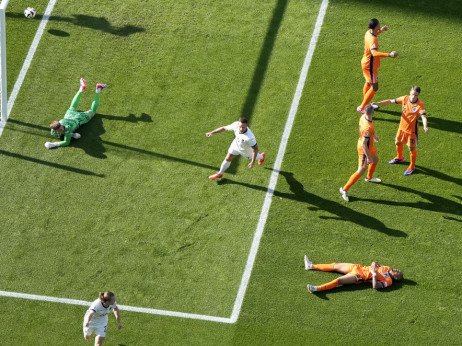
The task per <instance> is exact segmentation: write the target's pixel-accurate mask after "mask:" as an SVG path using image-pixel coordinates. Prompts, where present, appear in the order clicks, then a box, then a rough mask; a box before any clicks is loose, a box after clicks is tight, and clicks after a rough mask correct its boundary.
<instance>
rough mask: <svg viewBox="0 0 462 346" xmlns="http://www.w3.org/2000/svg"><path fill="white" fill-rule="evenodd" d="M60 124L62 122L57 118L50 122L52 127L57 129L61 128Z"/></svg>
mask: <svg viewBox="0 0 462 346" xmlns="http://www.w3.org/2000/svg"><path fill="white" fill-rule="evenodd" d="M60 126H61V124H60V123H59V121H56V120H55V121H53V122H52V123H51V124H50V128H51V129H52V130H55V131H56V130H57V129H59V127H60Z"/></svg>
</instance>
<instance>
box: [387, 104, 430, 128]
mask: <svg viewBox="0 0 462 346" xmlns="http://www.w3.org/2000/svg"><path fill="white" fill-rule="evenodd" d="M394 102H395V103H399V104H401V105H403V107H402V109H403V110H402V113H401V121H400V123H399V128H398V131H400V130H401V131H403V132H406V133H410V134H418V133H419V115H420V116H425V115H426V113H425V106H424V104H423V102H422V101H421V100H420V99H417V101H416V102H414V103H412V102H410V101H409V95H406V96H401V97H399V98H397V99H395V100H394Z"/></svg>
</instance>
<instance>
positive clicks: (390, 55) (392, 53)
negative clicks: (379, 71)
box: [388, 51, 399, 58]
mask: <svg viewBox="0 0 462 346" xmlns="http://www.w3.org/2000/svg"><path fill="white" fill-rule="evenodd" d="M398 55H399V53H398V52H396V51H392V52H390V53H388V57H389V58H396V57H397V56H398Z"/></svg>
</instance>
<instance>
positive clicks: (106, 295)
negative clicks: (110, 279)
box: [99, 291, 114, 303]
mask: <svg viewBox="0 0 462 346" xmlns="http://www.w3.org/2000/svg"><path fill="white" fill-rule="evenodd" d="M112 298H114V293H112V292H111V291H106V292H99V300H101V301H102V302H103V303H107V302H110V301H111V300H112Z"/></svg>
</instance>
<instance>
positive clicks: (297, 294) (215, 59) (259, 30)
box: [0, 0, 462, 345]
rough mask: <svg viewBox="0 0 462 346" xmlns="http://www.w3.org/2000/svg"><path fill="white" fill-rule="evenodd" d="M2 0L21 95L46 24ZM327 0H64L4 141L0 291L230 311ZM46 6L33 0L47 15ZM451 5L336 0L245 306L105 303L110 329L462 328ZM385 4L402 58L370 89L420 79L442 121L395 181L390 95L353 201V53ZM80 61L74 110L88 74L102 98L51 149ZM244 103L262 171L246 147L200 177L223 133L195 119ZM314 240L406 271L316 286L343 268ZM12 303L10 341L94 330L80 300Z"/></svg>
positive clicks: (412, 331) (111, 335) (441, 339)
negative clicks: (312, 266) (373, 284)
mask: <svg viewBox="0 0 462 346" xmlns="http://www.w3.org/2000/svg"><path fill="white" fill-rule="evenodd" d="M12 4H14V2H12V3H11V4H10V6H9V7H8V11H9V12H8V13H7V28H8V30H9V31H8V35H9V36H8V69H9V74H8V85H9V90H11V89H12V85H13V84H14V82H15V80H16V76H17V74H18V73H19V70H20V68H21V66H22V62H23V61H24V58H25V55H26V54H27V49H28V45H29V44H30V42H31V41H32V39H33V35H34V32H35V30H36V28H37V27H38V20H26V19H23V18H22V17H21V13H22V10H23V9H21V8H19V6H21V5H18V4H15V5H14V6H13V5H12ZM319 5H320V1H290V2H289V1H285V0H279V1H262V2H258V3H256V2H251V1H243V0H239V1H234V2H225V1H215V2H213V3H210V2H207V1H195V2H189V1H176V2H167V1H136V2H135V1H126V2H121V1H108V0H106V1H100V2H98V4H97V5H96V4H94V3H93V2H90V1H83V2H79V3H78V4H77V3H75V4H69V3H67V2H64V1H58V2H57V4H56V7H55V9H54V11H53V14H52V16H51V18H50V22H49V23H48V25H47V29H46V30H45V34H44V36H43V37H42V41H41V42H40V45H39V48H38V50H37V52H36V55H35V57H34V60H33V62H32V66H31V69H30V70H29V72H28V75H27V77H26V79H25V82H24V84H23V86H22V89H21V92H20V93H19V95H18V98H17V100H16V103H15V105H14V108H13V110H12V113H11V115H10V120H9V122H8V124H7V127H6V128H5V130H4V132H3V134H2V136H1V138H0V154H1V156H2V157H1V160H0V171H1V172H3V174H2V184H0V195H1V196H2V198H1V199H0V210H1V211H2V212H1V215H2V216H1V220H2V231H1V232H2V242H1V243H0V263H2V266H1V267H0V268H1V269H0V290H4V291H13V292H24V293H31V294H39V295H49V296H56V297H65V298H74V299H82V300H88V301H90V300H93V299H95V298H96V296H97V292H99V291H101V290H106V289H110V290H113V291H114V292H115V293H116V295H117V300H118V303H119V304H123V305H133V306H141V307H150V308H155V309H165V310H173V311H181V312H188V313H197V314H206V315H213V316H220V317H229V316H230V315H231V311H232V308H233V304H234V300H235V297H236V294H237V290H238V287H239V284H240V280H241V276H242V273H243V270H244V267H245V263H246V260H247V256H248V252H249V249H250V244H251V241H252V238H253V233H254V231H255V227H256V225H257V221H258V217H259V214H260V209H261V206H262V203H263V199H264V196H265V192H266V187H267V185H268V183H269V177H270V173H271V170H270V169H271V167H272V165H273V164H274V160H275V158H276V155H277V150H278V146H279V142H280V138H281V135H282V131H283V127H284V123H285V121H286V118H287V114H288V111H289V108H290V104H291V101H292V97H293V93H294V91H295V88H296V84H297V81H298V77H299V73H300V69H301V66H302V63H303V59H304V55H305V53H306V49H307V47H308V44H309V41H310V39H311V33H312V31H313V27H314V23H315V20H316V16H317V12H318V10H319ZM45 6H46V2H45V1H41V2H40V6H39V4H37V5H35V4H34V7H36V9H37V10H38V12H39V14H38V17H39V15H40V13H43V11H44V8H45ZM140 8H142V9H143V10H142V11H140ZM460 10H461V4H460V2H458V1H449V2H445V4H433V3H432V2H430V1H424V2H423V3H422V6H419V7H418V8H414V6H413V5H412V3H411V2H409V3H402V2H398V1H388V2H387V3H386V4H382V3H380V2H370V1H359V0H358V1H330V3H329V8H328V10H327V15H326V18H325V21H324V25H323V28H322V31H321V35H320V38H319V41H318V46H317V47H316V51H315V54H314V57H313V61H312V64H311V67H310V70H309V75H308V80H307V83H306V85H305V90H304V94H303V96H302V99H301V103H300V107H299V110H298V113H297V116H296V119H295V124H294V128H293V130H292V134H291V137H290V140H289V145H288V148H287V151H286V155H285V157H284V162H283V166H282V168H281V170H282V171H281V173H280V176H279V180H278V185H277V187H276V191H275V195H274V197H273V202H272V206H271V210H270V215H269V219H268V222H267V224H266V227H265V231H264V235H263V239H262V243H261V245H260V249H259V253H258V256H257V260H256V264H255V267H254V270H253V272H252V277H251V280H250V284H249V287H248V290H247V293H246V296H245V300H244V304H243V308H242V311H241V315H240V317H239V320H238V322H237V323H236V324H231V325H228V324H220V323H213V322H206V321H196V320H189V319H181V318H173V317H164V316H156V315H147V314H140V313H130V312H125V311H122V321H123V323H124V325H125V328H124V329H122V330H121V331H116V330H115V329H116V327H115V326H116V325H115V322H114V319H113V317H112V316H111V317H110V323H109V327H108V328H109V332H108V337H107V340H106V341H107V343H108V344H126V345H129V344H136V345H140V344H141V345H148V344H153V343H158V344H169V345H171V344H262V345H263V344H281V345H282V344H320V343H323V344H326V343H327V344H352V343H358V342H359V343H361V344H370V343H383V342H388V343H392V344H456V343H458V342H460V339H461V333H462V332H461V328H460V326H459V324H458V323H454V321H455V320H456V319H457V316H458V315H460V307H459V305H460V304H459V303H458V301H459V300H460V293H461V290H460V287H459V286H458V285H457V282H458V269H459V268H460V266H461V264H462V263H461V260H460V256H459V255H458V254H459V253H461V248H460V243H461V242H460V240H461V238H460V232H459V229H460V222H461V221H462V217H461V210H462V209H461V203H460V199H461V188H460V186H461V171H460V153H461V152H460V145H458V141H460V133H461V131H460V121H459V117H458V111H459V109H458V106H457V102H454V100H457V97H458V96H457V94H456V90H457V86H456V83H457V78H454V76H458V75H461V73H462V68H461V66H460V63H459V60H460V58H459V51H458V48H457V47H460V43H461V42H460V41H461V39H460V37H462V36H461V35H460V34H461V25H460V18H459V17H458V16H457V15H456V13H460ZM410 13H412V17H411V19H409V16H410ZM375 16H376V17H378V18H379V19H380V21H381V22H382V24H386V25H389V26H390V31H389V32H385V33H383V34H382V35H381V36H380V38H379V43H380V48H381V50H382V51H391V50H396V51H398V52H400V53H401V55H400V57H399V58H398V59H383V60H382V67H381V69H380V71H379V72H380V80H381V82H380V89H379V91H378V93H377V94H376V96H375V100H381V99H386V98H392V97H397V96H401V95H405V94H407V93H408V92H409V89H410V87H411V86H412V85H414V84H418V85H420V86H421V88H422V93H421V98H422V100H423V101H424V102H425V105H426V109H427V112H428V113H429V114H430V116H429V119H428V120H429V128H430V131H429V133H428V134H426V135H425V134H423V133H422V134H421V136H420V137H419V156H418V159H417V171H416V174H415V175H413V176H411V177H404V176H403V171H404V170H405V167H406V166H405V165H399V166H391V165H388V164H386V162H387V161H388V160H389V159H391V158H392V157H393V156H394V145H393V138H394V135H395V133H396V130H397V127H398V121H399V106H396V105H390V106H385V107H383V108H382V109H381V110H379V111H378V112H377V113H376V119H375V124H376V131H377V135H378V136H379V137H380V138H381V141H380V142H379V143H378V144H377V148H378V152H379V157H380V159H381V162H380V163H379V165H378V168H377V171H376V172H377V173H376V175H377V176H378V177H380V178H381V179H383V181H384V184H382V185H374V184H366V183H365V182H364V181H362V180H361V181H358V183H357V184H356V185H355V186H354V187H353V188H352V189H351V192H350V201H351V202H350V203H348V204H346V203H344V201H343V200H342V199H341V197H340V194H339V193H338V188H339V187H340V186H341V185H342V184H344V183H345V182H346V180H347V179H348V177H349V176H350V175H351V174H352V173H353V172H354V170H356V164H357V163H356V162H357V154H356V140H357V138H356V136H357V123H358V116H357V113H356V112H355V108H356V106H357V105H358V104H359V103H360V101H361V98H362V94H361V90H362V84H363V77H362V73H361V70H360V67H359V61H360V58H361V55H362V40H363V35H364V32H365V30H366V27H367V22H368V20H369V19H370V18H372V17H375ZM38 19H39V18H38ZM10 28H11V29H10ZM441 37H444V40H443V39H441ZM19 40H21V41H19ZM15 42H21V44H20V45H17V44H14V43H15ZM52 67H53V68H52ZM10 72H11V73H10ZM80 77H84V78H86V79H87V82H88V84H89V88H88V89H87V91H86V92H85V94H84V96H83V97H82V101H81V106H82V109H83V110H85V109H87V108H88V107H89V105H90V102H91V99H92V97H93V86H94V84H95V83H96V82H105V83H108V84H109V88H108V89H106V90H104V91H103V94H102V95H101V104H100V108H99V109H98V114H97V115H96V116H95V118H94V119H93V120H92V121H91V122H90V123H89V124H87V125H85V126H84V127H82V128H81V129H80V130H79V132H80V133H81V134H82V138H81V139H80V140H78V141H75V140H73V141H72V144H71V146H70V147H68V148H60V149H58V150H46V149H45V148H44V146H43V144H44V142H45V141H48V140H52V138H51V137H50V135H49V132H48V130H47V128H48V124H49V123H50V122H51V121H52V120H55V119H60V118H61V117H62V116H63V114H64V113H65V111H66V109H67V107H68V104H69V103H70V101H71V99H72V97H73V95H74V93H75V92H76V91H77V88H78V79H79V78H80ZM241 115H245V116H247V117H249V118H250V127H251V128H252V130H253V132H254V133H255V134H256V137H257V139H258V144H259V146H260V148H262V149H263V150H264V151H266V152H267V154H268V156H267V157H268V159H267V161H266V163H265V166H264V167H263V168H262V167H255V168H254V169H252V170H249V169H248V168H247V167H246V166H247V162H245V160H242V159H241V160H239V161H237V162H234V163H233V165H232V167H231V168H230V169H229V172H227V174H226V176H225V179H223V180H222V181H221V182H219V183H215V182H210V181H208V179H207V176H208V175H209V174H212V173H214V172H215V171H216V170H217V168H218V167H219V165H220V163H221V161H222V160H223V157H224V156H225V153H226V150H227V148H228V145H229V143H230V141H231V139H232V135H231V134H221V135H217V136H213V137H212V138H206V137H205V133H206V132H207V131H210V130H212V129H214V128H216V127H219V126H222V125H225V124H229V123H231V122H233V121H234V120H236V119H237V118H238V117H239V116H241ZM422 132H423V131H422ZM406 157H407V158H409V155H406ZM305 253H308V254H309V255H310V256H311V257H312V259H313V261H315V262H328V263H330V262H334V261H337V262H356V263H363V264H368V263H370V262H372V261H373V260H377V261H379V262H381V263H383V264H386V265H391V266H393V267H397V268H400V269H402V270H403V272H404V275H405V278H406V279H405V281H404V282H403V283H400V284H397V285H394V286H392V288H391V289H387V290H384V291H381V292H375V291H373V290H371V289H369V288H367V287H366V288H364V287H344V288H339V289H336V290H334V291H332V292H329V293H326V294H319V295H310V294H308V292H307V291H306V284H307V283H311V284H321V283H323V282H327V281H329V280H331V279H332V278H333V277H335V275H334V274H331V273H321V272H308V273H307V272H305V271H304V270H303V263H302V258H303V255H304V254H305ZM0 303H1V304H0V316H1V317H0V322H2V326H3V327H2V328H1V329H0V340H2V343H5V344H30V345H32V344H34V345H36V344H42V345H46V344H51V343H53V344H62V345H69V344H83V343H84V341H83V338H82V335H81V329H80V328H81V321H82V318H83V314H84V312H85V308H84V307H78V306H68V305H61V304H53V303H44V302H33V301H26V300H18V299H12V298H0ZM374 327H375V328H374ZM370 330H374V331H373V332H370ZM376 330H377V331H376ZM383 331H385V332H383ZM373 340H377V341H373Z"/></svg>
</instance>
